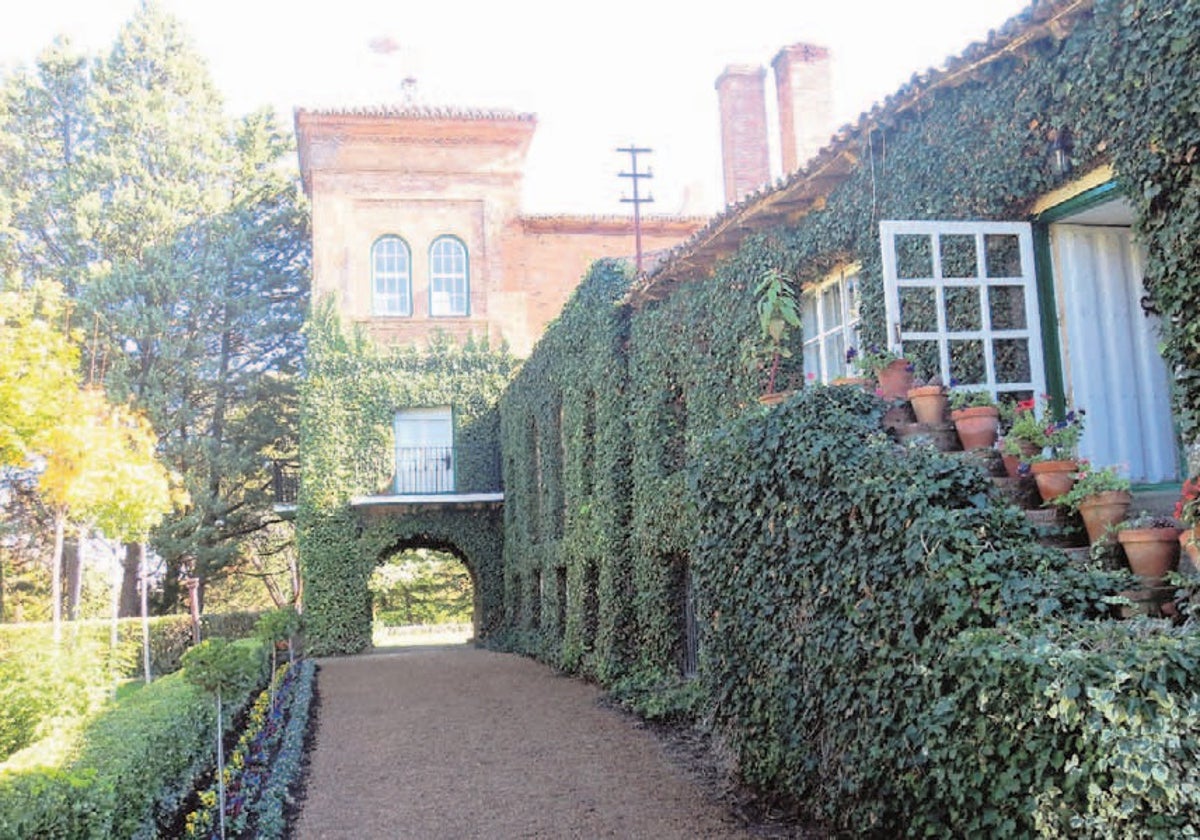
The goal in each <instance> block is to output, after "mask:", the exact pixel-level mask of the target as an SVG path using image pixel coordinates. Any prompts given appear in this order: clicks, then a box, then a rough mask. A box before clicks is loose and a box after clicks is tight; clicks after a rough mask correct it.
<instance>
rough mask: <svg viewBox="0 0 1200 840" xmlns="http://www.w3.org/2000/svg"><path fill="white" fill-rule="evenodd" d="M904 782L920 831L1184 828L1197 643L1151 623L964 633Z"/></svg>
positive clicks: (1199, 749) (1158, 831) (1128, 833)
mask: <svg viewBox="0 0 1200 840" xmlns="http://www.w3.org/2000/svg"><path fill="white" fill-rule="evenodd" d="M941 673H942V675H943V678H944V680H945V683H944V686H943V691H942V694H941V697H940V698H939V699H938V701H937V702H935V703H931V704H929V705H928V706H927V708H926V710H925V714H924V715H923V716H922V718H921V719H920V721H919V723H918V725H917V726H916V729H917V731H919V732H921V733H922V734H923V735H924V736H925V738H924V747H923V749H922V755H921V763H920V766H919V767H917V768H916V769H915V770H914V772H913V773H912V774H911V775H910V776H909V777H908V778H907V779H906V780H905V787H906V788H907V789H908V795H909V796H911V797H912V798H913V799H914V800H916V801H919V802H921V803H922V807H921V808H920V809H918V810H917V811H916V812H915V814H914V820H913V824H912V825H911V826H910V833H912V834H923V835H926V836H944V835H949V834H953V835H955V836H988V837H1026V836H1031V835H1034V834H1037V835H1040V836H1043V837H1070V838H1076V837H1104V838H1117V837H1133V836H1155V837H1195V836H1197V835H1196V826H1198V825H1200V791H1198V790H1197V786H1196V783H1197V770H1196V756H1197V755H1198V754H1200V639H1198V638H1197V637H1196V636H1195V634H1194V632H1193V631H1191V630H1178V629H1173V628H1170V627H1168V626H1165V625H1163V624H1162V623H1157V622H1149V621H1138V622H1123V623H1116V622H1103V623H1084V624H1081V625H1078V626H1073V627H1064V626H1056V625H1049V626H1040V627H1039V626H1022V627H1009V628H1001V629H988V630H976V631H971V632H968V633H964V634H963V635H962V636H960V637H959V638H958V639H956V640H955V641H954V643H953V644H952V645H951V647H950V649H949V651H948V655H947V658H946V661H945V667H944V668H943V669H942V672H941Z"/></svg>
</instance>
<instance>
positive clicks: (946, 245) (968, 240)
mask: <svg viewBox="0 0 1200 840" xmlns="http://www.w3.org/2000/svg"><path fill="white" fill-rule="evenodd" d="M939 243H940V245H941V250H942V276H943V277H978V276H979V267H978V264H977V261H976V259H975V237H974V236H971V235H970V234H965V233H947V234H945V235H943V236H941V237H939Z"/></svg>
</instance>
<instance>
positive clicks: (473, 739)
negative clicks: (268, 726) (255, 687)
mask: <svg viewBox="0 0 1200 840" xmlns="http://www.w3.org/2000/svg"><path fill="white" fill-rule="evenodd" d="M317 686H318V691H319V692H320V707H319V712H318V717H317V730H316V743H315V747H314V749H313V751H312V754H311V765H310V767H309V773H308V779H307V787H306V792H305V798H304V801H303V803H302V808H301V812H300V817H299V819H298V820H297V822H296V830H295V833H294V835H293V836H294V837H296V838H299V840H319V838H355V840H369V838H389V840H390V838H409V837H411V838H422V839H423V840H424V839H425V838H431V839H432V838H473V837H487V838H518V837H555V838H557V837H562V838H568V837H581V838H583V837H586V838H593V837H627V838H655V840H658V838H724V837H748V836H750V835H749V834H747V833H745V832H744V831H743V830H742V829H740V828H739V826H738V825H737V823H736V821H735V820H734V819H733V818H732V817H730V816H729V815H728V814H727V813H726V812H725V810H724V808H723V807H722V805H721V804H720V803H718V802H715V801H714V800H712V799H711V798H709V797H708V796H706V794H705V793H704V791H703V790H702V789H701V788H700V787H699V786H698V785H697V783H696V782H695V781H694V780H693V779H691V778H689V777H688V775H687V774H686V773H685V772H684V771H683V770H681V769H680V768H679V767H677V766H676V765H674V764H672V762H671V760H670V759H669V758H668V757H667V755H666V753H665V751H664V747H663V745H662V743H661V742H660V741H659V740H658V739H657V738H656V737H655V736H654V735H653V734H652V733H651V732H650V731H648V730H646V729H642V728H639V727H638V726H637V724H636V722H635V721H633V720H632V719H630V718H629V717H627V716H624V715H621V714H620V713H618V712H616V711H613V710H610V709H606V708H603V707H602V706H599V705H597V702H596V701H597V699H598V698H599V696H600V692H599V691H598V690H597V689H596V688H595V687H593V686H590V685H587V684H585V683H583V682H580V681H578V680H574V679H570V678H566V677H562V676H559V675H557V674H555V672H553V671H552V670H550V669H549V668H547V667H545V666H543V665H540V664H538V663H536V662H533V661H531V660H528V659H525V658H523V657H519V656H513V655H509V654H502V653H494V652H491V651H485V650H478V649H475V648H472V647H467V646H455V647H441V648H408V649H401V650H398V651H397V652H390V653H376V654H371V655H365V656H357V657H350V658H341V659H326V660H321V661H320V671H319V673H318V682H317Z"/></svg>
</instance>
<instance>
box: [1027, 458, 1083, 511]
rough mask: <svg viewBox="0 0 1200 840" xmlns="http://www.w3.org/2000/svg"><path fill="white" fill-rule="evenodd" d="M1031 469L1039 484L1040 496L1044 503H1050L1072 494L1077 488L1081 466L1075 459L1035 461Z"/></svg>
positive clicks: (1034, 478)
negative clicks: (1078, 472)
mask: <svg viewBox="0 0 1200 840" xmlns="http://www.w3.org/2000/svg"><path fill="white" fill-rule="evenodd" d="M1029 469H1030V470H1031V471H1032V472H1033V480H1034V481H1036V482H1037V488H1038V495H1040V496H1041V497H1042V501H1043V502H1049V501H1052V500H1054V499H1057V498H1058V497H1059V496H1061V495H1062V494H1063V493H1068V492H1070V490H1071V488H1072V487H1074V486H1075V472H1076V471H1077V470H1078V469H1079V464H1078V463H1076V462H1075V461H1074V460H1073V459H1063V460H1058V461H1034V462H1033V463H1032V464H1030V465H1029Z"/></svg>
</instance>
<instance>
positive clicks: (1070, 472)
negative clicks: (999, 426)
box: [1029, 397, 1085, 502]
mask: <svg viewBox="0 0 1200 840" xmlns="http://www.w3.org/2000/svg"><path fill="white" fill-rule="evenodd" d="M1084 417H1085V414H1084V411H1083V409H1071V410H1069V411H1067V413H1066V414H1064V415H1063V417H1062V419H1060V420H1053V419H1051V418H1050V401H1049V397H1046V398H1045V399H1044V402H1043V413H1042V435H1041V440H1042V451H1041V454H1039V455H1035V456H1034V458H1033V461H1032V463H1031V464H1030V467H1029V468H1030V470H1031V471H1032V472H1033V479H1034V481H1036V482H1037V487H1038V493H1040V494H1041V497H1042V501H1044V502H1049V501H1051V500H1052V499H1054V498H1055V497H1057V496H1061V495H1062V494H1063V493H1066V492H1068V491H1069V490H1070V489H1071V487H1072V486H1073V485H1074V484H1075V474H1076V472H1077V471H1078V469H1079V463H1078V461H1077V460H1076V452H1077V450H1078V448H1079V438H1080V436H1081V435H1082V434H1083V423H1084Z"/></svg>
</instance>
